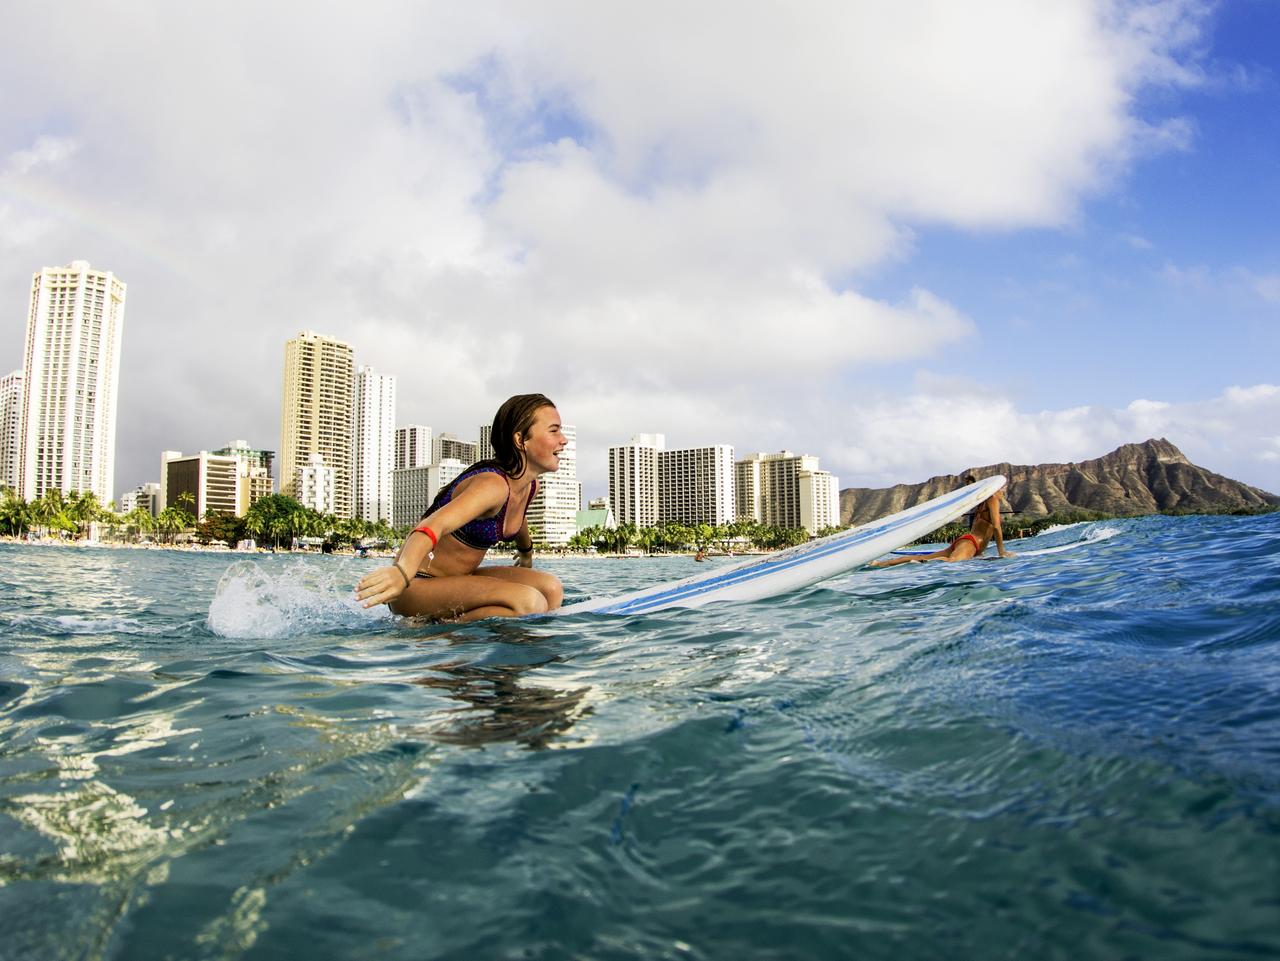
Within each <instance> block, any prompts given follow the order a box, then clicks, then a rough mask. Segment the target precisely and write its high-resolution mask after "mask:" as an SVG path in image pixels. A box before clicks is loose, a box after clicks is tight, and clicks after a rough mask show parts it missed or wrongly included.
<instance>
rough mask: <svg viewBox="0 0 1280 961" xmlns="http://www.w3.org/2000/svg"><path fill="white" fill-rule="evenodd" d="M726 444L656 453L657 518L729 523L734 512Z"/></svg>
mask: <svg viewBox="0 0 1280 961" xmlns="http://www.w3.org/2000/svg"><path fill="white" fill-rule="evenodd" d="M733 475H734V468H733V448H732V447H730V446H729V445H728V444H717V445H715V446H714V447H691V448H687V449H685V450H664V451H659V453H658V520H659V521H660V522H662V521H678V522H679V523H681V524H713V525H714V524H728V523H731V522H732V521H733V519H734V517H735V516H737V515H736V508H737V505H736V504H735V502H734V487H733Z"/></svg>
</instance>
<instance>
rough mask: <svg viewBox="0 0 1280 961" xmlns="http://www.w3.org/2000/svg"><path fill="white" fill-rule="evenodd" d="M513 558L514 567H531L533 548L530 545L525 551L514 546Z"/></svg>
mask: <svg viewBox="0 0 1280 961" xmlns="http://www.w3.org/2000/svg"><path fill="white" fill-rule="evenodd" d="M515 558H516V559H515V563H514V566H515V567H533V548H532V547H530V548H529V549H528V550H527V551H522V550H520V549H519V548H516V553H515Z"/></svg>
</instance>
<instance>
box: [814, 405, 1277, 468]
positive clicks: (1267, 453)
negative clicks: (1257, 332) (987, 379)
mask: <svg viewBox="0 0 1280 961" xmlns="http://www.w3.org/2000/svg"><path fill="white" fill-rule="evenodd" d="M937 386H939V385H937V384H926V385H925V389H924V390H920V391H918V392H915V393H912V394H910V395H908V396H906V397H902V398H888V397H880V398H877V399H874V400H869V401H867V402H864V403H862V404H859V405H855V406H854V407H852V408H851V409H849V410H848V411H847V412H846V415H845V419H846V422H847V423H848V424H849V425H850V426H849V428H848V429H847V430H846V432H845V433H844V435H843V436H844V437H846V438H848V439H849V442H847V443H845V444H843V445H837V446H835V447H834V448H828V453H829V457H828V460H829V461H830V464H829V465H828V464H824V466H830V468H831V469H832V470H835V471H837V473H843V476H841V486H844V487H850V486H860V487H879V486H888V485H889V484H894V483H914V482H916V481H920V480H924V479H926V478H928V477H932V476H935V475H937V474H949V473H957V472H959V471H960V470H962V469H963V468H965V467H975V466H982V465H986V464H994V463H1012V464H1040V463H1066V462H1073V461H1081V460H1089V459H1092V458H1095V457H1100V456H1101V455H1103V454H1106V453H1108V452H1110V451H1112V450H1114V449H1115V448H1116V447H1119V446H1120V445H1122V444H1129V443H1138V442H1141V441H1144V440H1147V439H1148V438H1152V437H1164V438H1166V439H1168V440H1170V441H1172V442H1173V443H1174V444H1175V445H1177V446H1178V447H1179V448H1180V449H1181V450H1182V452H1183V453H1184V454H1185V455H1186V456H1187V457H1188V458H1189V459H1190V460H1191V461H1192V463H1195V464H1197V465H1199V466H1201V467H1204V468H1207V469H1209V470H1212V471H1215V472H1217V473H1220V474H1224V475H1226V476H1228V477H1231V478H1232V479H1234V480H1241V481H1244V482H1245V483H1248V484H1252V485H1254V486H1256V487H1261V488H1263V489H1264V490H1269V491H1272V492H1277V493H1280V470H1277V466H1278V458H1277V451H1280V438H1277V437H1276V435H1275V425H1276V424H1277V423H1280V387H1277V386H1275V385H1273V384H1257V385H1254V386H1250V387H1229V388H1227V389H1226V390H1224V391H1223V392H1222V394H1220V395H1219V396H1217V397H1213V398H1209V399H1207V400H1201V401H1192V402H1177V403H1175V402H1169V401H1153V400H1135V401H1133V402H1132V403H1130V404H1129V405H1128V406H1127V407H1124V408H1120V409H1112V408H1104V407H1073V408H1069V409H1065V410H1050V411H1039V412H1027V411H1021V410H1019V409H1018V408H1017V406H1016V405H1015V404H1014V402H1013V401H1012V400H1011V399H1009V398H1007V397H1003V396H1001V395H999V394H996V393H993V392H991V391H990V390H986V389H982V388H979V387H976V386H969V387H967V388H966V386H965V385H963V384H960V383H956V382H954V381H953V382H951V383H950V384H949V385H947V389H945V390H940V389H936V387H937Z"/></svg>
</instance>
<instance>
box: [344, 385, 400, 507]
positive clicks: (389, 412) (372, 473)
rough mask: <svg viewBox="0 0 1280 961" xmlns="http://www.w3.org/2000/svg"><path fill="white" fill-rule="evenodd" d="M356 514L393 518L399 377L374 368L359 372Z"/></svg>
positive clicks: (354, 426)
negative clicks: (392, 492)
mask: <svg viewBox="0 0 1280 961" xmlns="http://www.w3.org/2000/svg"><path fill="white" fill-rule="evenodd" d="M352 434H353V436H354V438H355V444H354V451H355V471H354V474H355V516H356V517H359V518H362V519H364V520H366V521H387V522H388V523H390V521H391V471H392V469H393V468H394V467H395V453H396V379H395V377H394V376H393V375H391V374H379V373H376V372H375V371H374V369H373V368H372V367H364V366H361V367H360V368H359V369H357V371H356V397H355V408H354V425H353V430H352Z"/></svg>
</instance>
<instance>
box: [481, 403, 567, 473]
mask: <svg viewBox="0 0 1280 961" xmlns="http://www.w3.org/2000/svg"><path fill="white" fill-rule="evenodd" d="M554 406H556V405H555V404H553V403H552V402H551V400H550V398H548V397H547V396H546V395H544V394H516V395H515V396H514V397H510V398H508V399H507V400H506V401H505V402H504V403H503V405H502V406H501V407H499V408H498V412H497V413H496V414H494V415H493V430H492V433H491V434H490V438H489V442H490V443H491V444H493V460H494V463H496V464H497V465H498V466H499V467H501V468H502V469H503V471H505V472H506V474H507V476H509V477H519V476H520V475H521V474H523V473H524V452H523V451H522V450H520V448H519V447H517V446H516V439H515V435H516V434H519V435H520V436H521V437H522V438H525V439H527V438H528V436H529V428H531V427H532V426H533V422H534V421H535V420H537V417H538V411H540V410H542V408H544V407H554Z"/></svg>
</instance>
